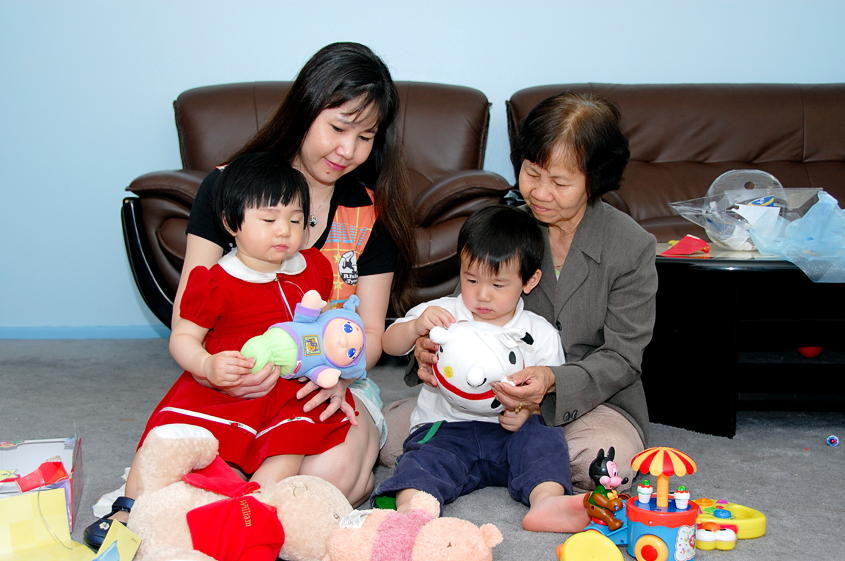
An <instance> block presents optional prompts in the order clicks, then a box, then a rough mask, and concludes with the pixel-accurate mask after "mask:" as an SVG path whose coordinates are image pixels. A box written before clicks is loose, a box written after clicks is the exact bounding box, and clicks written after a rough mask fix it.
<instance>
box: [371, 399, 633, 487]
mask: <svg viewBox="0 0 845 561" xmlns="http://www.w3.org/2000/svg"><path fill="white" fill-rule="evenodd" d="M416 404H417V398H415V397H409V398H406V399H401V400H399V401H395V402H393V403H391V404H389V405H387V406H386V407H385V408H384V410H383V413H384V418H385V419H386V420H387V441H386V442H385V444H384V446H383V447H382V448H381V452H380V453H379V462H380V463H381V465H383V466H387V467H393V466H394V465H395V464H396V458H398V457H399V455H400V454H402V443H403V442H405V439H406V438H408V433H409V431H410V427H411V411H413V410H414V407H415V406H416ZM563 432H564V434H565V435H566V442H567V444H568V445H569V462H570V464H571V467H572V486H573V487H574V488H575V491H576V492H578V493H586V492H589V491H591V490H593V489H595V487H596V486H595V485H594V484H593V482H592V481H591V480H590V463H592V461H593V460H595V459H596V454H597V453H598V450H599V448H603V449H604V451H605V453H607V451H608V449H609V448H610V447H611V446H613V448H614V450H615V451H616V456H615V458H614V461H615V462H616V465H617V466H618V468H619V477H627V478H628V483H626V484H625V485H622V486H620V487H618V488H617V490H618V491H624V490H626V489H628V488H629V487H630V486H631V483H633V481H634V475H635V474H634V470H633V469H631V460H632V459H633V458H634V456H635V455H636V454H638V453H639V452H642V450H643V448H644V444H643V441H642V439H641V438H640V434H639V433H638V432H637V429H636V428H634V425H632V424H631V422H630V421H628V419H627V418H625V416H624V415H622V413H619V412H618V411H616V410H615V409H613V408H611V407H608V406H607V405H599V406H598V407H596V408H595V409H593V410H592V411H590V412H589V413H587V414H586V415H584V416H583V417H581V418H579V419H577V420H575V421H573V422H571V423H569V424H567V425H564V427H563Z"/></svg>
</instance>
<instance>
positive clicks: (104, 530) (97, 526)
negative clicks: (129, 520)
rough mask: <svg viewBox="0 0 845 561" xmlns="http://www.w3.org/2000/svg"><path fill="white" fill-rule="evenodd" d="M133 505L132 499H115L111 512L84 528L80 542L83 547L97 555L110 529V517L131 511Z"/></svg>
mask: <svg viewBox="0 0 845 561" xmlns="http://www.w3.org/2000/svg"><path fill="white" fill-rule="evenodd" d="M134 504H135V500H134V499H130V498H128V497H118V498H116V499H115V500H114V502H113V503H112V505H111V512H110V513H108V514H107V515H105V516H104V517H102V518H100V519H99V520H97V521H96V522H94V523H93V524H91V525H90V526H88V527H87V528H85V530H84V531H83V532H82V541H83V542H84V543H85V545H87V546H88V548H89V549H90V550H91V551H93V552H94V553H97V552H98V551H99V550H100V546H101V545H103V540H105V539H106V534H108V533H109V528H111V524H112V522H113V520H112V519H111V518H110V517H112V516H114V515H115V514H117V513H118V512H121V511H123V512H129V511H130V510H132V505H134Z"/></svg>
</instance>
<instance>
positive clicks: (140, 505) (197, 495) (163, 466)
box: [127, 424, 352, 561]
mask: <svg viewBox="0 0 845 561" xmlns="http://www.w3.org/2000/svg"><path fill="white" fill-rule="evenodd" d="M135 472H136V476H137V482H138V498H137V499H136V501H135V504H134V505H133V507H132V512H131V513H130V514H129V520H128V522H127V527H128V528H129V529H130V530H132V531H133V532H135V533H136V534H137V535H138V536H139V537H140V538H141V545H140V548H139V549H138V553H137V556H136V558H137V559H138V560H142V561H172V560H175V559H179V560H187V561H212V560H217V561H275V559H276V558H277V557H278V556H281V557H283V558H284V559H287V560H288V561H322V559H323V557H324V556H325V554H326V542H327V541H328V538H329V536H330V535H331V533H332V532H333V531H334V530H335V529H336V528H337V526H338V524H339V522H340V520H341V519H342V518H343V517H344V516H346V515H347V514H349V513H350V512H352V506H351V505H350V504H349V502H348V501H347V500H346V498H345V497H344V496H343V493H341V492H340V491H339V490H338V489H337V488H336V487H334V486H333V485H332V484H330V483H328V482H326V481H324V480H322V479H320V478H318V477H312V476H306V475H297V476H294V477H289V478H287V479H284V480H282V481H281V482H280V483H278V484H275V483H273V482H270V484H268V485H265V486H264V487H262V488H260V489H259V488H258V484H257V483H248V482H245V481H243V480H241V479H240V478H239V477H238V476H237V475H236V474H235V473H234V472H233V471H232V470H231V468H229V467H228V466H227V465H226V463H225V462H223V461H222V460H221V459H220V458H219V456H217V439H216V438H214V436H213V435H212V434H211V432H209V431H208V430H206V429H204V428H202V427H197V426H193V425H185V424H172V425H163V426H159V427H156V428H154V429H153V430H152V431H150V433H149V434H148V435H147V438H146V439H145V440H144V444H143V445H142V446H141V448H140V449H139V450H138V454H137V457H136V464H135Z"/></svg>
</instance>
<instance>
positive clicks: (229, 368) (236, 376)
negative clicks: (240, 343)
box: [202, 351, 255, 389]
mask: <svg viewBox="0 0 845 561" xmlns="http://www.w3.org/2000/svg"><path fill="white" fill-rule="evenodd" d="M254 362H255V359H248V358H246V357H244V355H242V354H241V353H239V352H238V351H221V352H219V353H217V354H214V355H209V356H208V357H207V358H206V359H205V360H204V361H203V363H202V373H203V375H205V378H206V379H207V380H208V382H209V383H210V384H211V385H212V386H214V387H215V388H216V389H222V388H233V387H235V386H239V385H241V384H242V383H243V377H244V376H246V375H247V374H249V372H250V369H251V368H252V364H253V363H254Z"/></svg>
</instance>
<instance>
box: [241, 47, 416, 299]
mask: <svg viewBox="0 0 845 561" xmlns="http://www.w3.org/2000/svg"><path fill="white" fill-rule="evenodd" d="M349 101H355V102H357V109H358V110H359V111H363V110H366V109H367V108H369V107H370V106H372V107H373V108H375V109H376V111H377V113H378V131H377V132H376V135H375V138H374V139H373V149H372V152H371V153H370V157H369V158H367V160H366V161H365V162H364V163H363V164H361V165H360V166H358V167H357V168H356V169H354V170H352V171H351V172H349V173H348V174H346V175H344V176H342V177H341V178H340V179H339V180H338V182H337V186H338V187H339V188H341V189H342V188H343V187H344V185H349V184H350V183H353V182H354V183H360V184H363V185H365V186H367V187H369V188H370V189H372V190H373V193H374V195H375V207H376V215H377V216H378V220H379V222H380V223H381V224H382V225H383V227H384V229H385V230H386V231H387V233H388V234H389V235H390V237H391V238H392V239H393V242H394V243H395V244H396V247H397V251H398V254H397V263H396V273H395V275H394V277H393V287H392V290H391V304H392V305H393V309H394V311H396V312H397V313H400V314H401V313H402V312H403V311H404V310H405V309H406V307H407V305H408V302H409V300H410V295H411V294H410V293H411V290H412V289H413V280H412V271H413V267H414V264H415V263H416V257H417V254H416V236H415V231H414V226H413V222H412V221H411V220H410V217H412V216H413V210H412V209H411V197H410V192H409V190H408V176H407V168H406V165H405V155H404V150H403V148H402V138H401V131H400V130H399V123H398V116H399V92H398V91H397V89H396V85H395V84H394V83H393V79H392V78H391V77H390V71H389V70H388V69H387V66H386V65H385V64H384V62H383V61H382V60H381V58H379V57H378V55H376V54H375V53H374V52H373V51H372V50H370V49H369V48H368V47H366V46H364V45H361V44H359V43H333V44H331V45H327V46H325V47H323V48H322V49H320V50H319V51H318V52H317V53H316V54H315V55H314V56H313V57H311V59H310V60H309V61H308V62H307V63H305V66H303V67H302V70H300V72H299V75H298V76H297V77H296V80H294V82H293V84H292V86H291V88H290V91H288V94H287V96H286V97H285V99H284V101H282V103H281V105H280V106H279V108H278V109H277V110H276V113H275V114H274V115H273V117H272V118H271V119H270V120H269V121H268V122H267V124H266V125H264V127H262V128H261V130H259V131H258V133H256V135H255V136H254V137H253V138H252V140H250V141H249V142H248V143H247V144H246V145H245V146H244V147H243V148H241V149H240V150H238V151H237V152H236V153H235V154H234V155H233V156H232V157H231V158H229V160H232V159H234V158H236V157H237V156H239V155H241V154H245V153H248V152H270V153H271V154H274V155H276V156H277V157H278V158H281V159H284V160H285V161H287V162H290V163H292V162H293V161H294V160H295V159H296V157H297V155H298V154H299V150H300V148H301V147H302V143H303V141H304V140H305V136H306V135H307V134H308V129H309V128H311V124H312V123H313V122H314V120H315V119H316V118H317V116H318V115H319V114H320V112H322V111H323V110H324V109H331V108H335V107H340V106H341V105H343V104H345V103H347V102H349Z"/></svg>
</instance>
